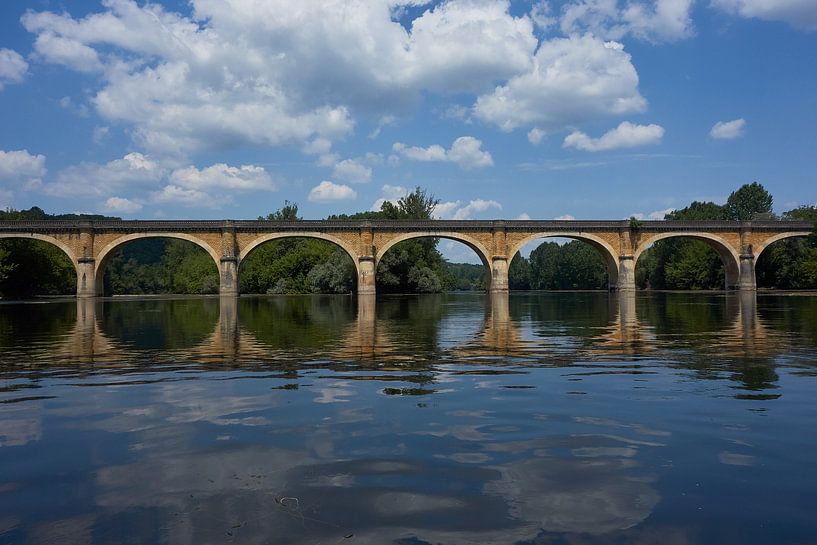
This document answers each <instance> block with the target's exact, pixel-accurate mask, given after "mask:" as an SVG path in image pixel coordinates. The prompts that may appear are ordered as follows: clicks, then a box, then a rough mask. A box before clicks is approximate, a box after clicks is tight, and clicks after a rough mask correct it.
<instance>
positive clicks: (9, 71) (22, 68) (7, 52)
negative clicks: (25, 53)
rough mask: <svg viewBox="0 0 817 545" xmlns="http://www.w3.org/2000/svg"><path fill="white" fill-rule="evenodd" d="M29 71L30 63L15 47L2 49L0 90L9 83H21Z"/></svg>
mask: <svg viewBox="0 0 817 545" xmlns="http://www.w3.org/2000/svg"><path fill="white" fill-rule="evenodd" d="M26 72H28V63H27V62H26V61H25V59H23V57H22V56H21V55H20V54H19V53H17V52H16V51H14V50H13V49H5V48H3V49H0V91H2V90H3V86H5V85H7V84H9V83H20V82H21V81H23V78H25V75H26Z"/></svg>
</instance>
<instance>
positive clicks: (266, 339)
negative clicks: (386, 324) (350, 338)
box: [238, 295, 355, 351]
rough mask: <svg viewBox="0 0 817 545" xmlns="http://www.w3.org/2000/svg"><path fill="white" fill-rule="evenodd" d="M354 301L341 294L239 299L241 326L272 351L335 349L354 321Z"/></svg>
mask: <svg viewBox="0 0 817 545" xmlns="http://www.w3.org/2000/svg"><path fill="white" fill-rule="evenodd" d="M354 305H355V300H354V298H353V297H349V296H344V295H314V296H307V297H296V296H289V297H288V296H280V297H249V298H243V297H242V298H241V299H240V300H239V303H238V313H239V319H240V323H241V327H242V329H243V330H244V331H246V332H248V333H249V334H251V335H252V336H253V337H254V338H255V340H256V341H258V342H261V343H263V344H265V345H266V346H268V347H269V348H272V349H275V350H291V349H304V350H309V351H319V350H321V349H326V348H328V347H333V346H337V344H338V343H339V342H340V336H341V335H342V332H343V329H344V328H345V327H346V326H347V325H348V324H350V323H351V322H352V321H354V319H355V308H354Z"/></svg>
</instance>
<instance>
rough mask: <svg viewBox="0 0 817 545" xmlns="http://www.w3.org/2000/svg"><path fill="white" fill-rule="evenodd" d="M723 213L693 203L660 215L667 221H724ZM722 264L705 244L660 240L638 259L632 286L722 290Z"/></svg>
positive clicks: (711, 205) (716, 207) (709, 205)
mask: <svg viewBox="0 0 817 545" xmlns="http://www.w3.org/2000/svg"><path fill="white" fill-rule="evenodd" d="M727 214H728V213H727V210H726V208H725V207H724V206H721V205H719V204H715V203H713V202H699V201H694V202H693V203H692V204H690V205H689V206H687V207H686V208H682V209H680V210H675V211H673V212H670V213H669V214H667V215H666V216H664V219H665V220H670V221H673V220H674V221H684V220H688V221H706V220H725V219H727V217H728V215H727ZM724 274H725V273H724V270H723V262H722V261H721V259H720V256H718V254H717V252H715V250H713V249H712V248H711V247H710V246H709V245H708V244H707V243H706V242H702V241H700V240H691V239H687V238H672V239H666V240H660V241H658V242H656V243H655V244H653V245H652V247H650V248H648V249H647V250H646V251H645V252H644V253H643V254H641V257H640V258H639V260H638V263H637V267H636V271H635V282H636V286H638V287H639V288H641V289H659V290H662V289H675V290H689V289H722V288H723V286H724V283H725V280H724Z"/></svg>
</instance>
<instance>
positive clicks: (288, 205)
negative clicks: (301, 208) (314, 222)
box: [258, 200, 302, 221]
mask: <svg viewBox="0 0 817 545" xmlns="http://www.w3.org/2000/svg"><path fill="white" fill-rule="evenodd" d="M258 219H259V220H267V221H299V220H301V219H302V218H301V217H300V216H299V215H298V203H296V202H289V201H286V200H285V201H284V206H282V207H281V208H279V209H278V210H276V211H275V212H272V213H270V214H267V216H266V217H264V216H259V217H258Z"/></svg>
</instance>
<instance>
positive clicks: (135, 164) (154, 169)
mask: <svg viewBox="0 0 817 545" xmlns="http://www.w3.org/2000/svg"><path fill="white" fill-rule="evenodd" d="M165 174H166V170H165V169H164V168H163V167H162V166H161V165H159V164H158V163H157V162H156V161H154V160H153V159H151V158H150V157H148V156H146V155H143V154H141V153H137V152H132V153H128V154H127V155H125V156H124V157H123V158H122V159H115V160H113V161H110V162H108V163H106V164H104V165H100V164H98V163H80V164H79V165H75V166H71V167H68V168H66V169H65V170H63V171H61V172H60V173H59V174H57V179H56V181H54V182H51V183H48V184H45V185H44V186H43V191H44V192H45V193H46V194H47V195H54V196H58V197H63V196H73V197H88V196H90V197H104V196H112V195H113V194H114V193H116V192H118V191H120V190H122V189H130V190H133V189H134V188H139V187H153V186H156V185H157V184H158V183H159V182H160V180H161V179H162V178H163V177H164V176H165Z"/></svg>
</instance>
